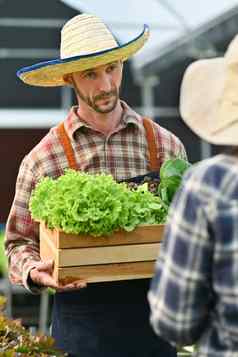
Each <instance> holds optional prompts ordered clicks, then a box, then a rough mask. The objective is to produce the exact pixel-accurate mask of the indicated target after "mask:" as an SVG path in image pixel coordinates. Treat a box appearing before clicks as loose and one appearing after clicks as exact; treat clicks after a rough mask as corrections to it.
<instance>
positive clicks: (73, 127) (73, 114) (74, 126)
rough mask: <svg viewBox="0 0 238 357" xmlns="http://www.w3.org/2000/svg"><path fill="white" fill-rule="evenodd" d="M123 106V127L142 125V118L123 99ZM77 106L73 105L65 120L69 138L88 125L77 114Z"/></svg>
mask: <svg viewBox="0 0 238 357" xmlns="http://www.w3.org/2000/svg"><path fill="white" fill-rule="evenodd" d="M121 105H122V108H123V113H122V119H121V122H122V124H123V127H126V126H127V125H128V124H132V125H135V126H137V127H138V128H139V129H140V128H141V126H142V118H141V116H140V115H139V114H137V113H136V112H135V111H134V110H133V109H132V108H130V107H129V106H128V105H127V104H126V103H125V102H124V101H121ZM77 110H78V106H73V107H72V108H71V110H70V112H69V114H68V117H67V119H66V121H65V129H66V131H67V133H68V135H69V137H70V138H71V139H73V138H74V134H75V132H76V131H77V130H80V129H81V128H83V127H86V128H87V127H89V125H87V123H85V122H84V121H83V120H82V119H81V118H80V117H79V116H78V114H77Z"/></svg>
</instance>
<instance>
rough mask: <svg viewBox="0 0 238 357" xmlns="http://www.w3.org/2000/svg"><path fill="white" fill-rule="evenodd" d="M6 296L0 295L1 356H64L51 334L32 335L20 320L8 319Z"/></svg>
mask: <svg viewBox="0 0 238 357" xmlns="http://www.w3.org/2000/svg"><path fill="white" fill-rule="evenodd" d="M5 305H6V298H5V297H4V296H0V356H2V357H16V356H19V357H20V356H22V357H23V356H25V357H26V356H35V357H64V356H67V354H66V353H63V352H62V351H60V350H58V349H56V348H55V341H54V339H53V338H52V337H50V336H45V335H36V336H35V335H31V334H30V332H29V331H28V330H26V329H25V328H24V327H23V326H22V324H21V322H20V320H12V319H8V318H7V317H6V316H5V314H4V308H5Z"/></svg>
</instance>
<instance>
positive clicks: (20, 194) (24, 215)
mask: <svg viewBox="0 0 238 357" xmlns="http://www.w3.org/2000/svg"><path fill="white" fill-rule="evenodd" d="M122 106H123V109H124V111H123V116H122V120H121V122H120V125H119V126H118V127H117V128H116V129H115V131H114V132H113V133H111V134H110V135H108V136H107V137H105V135H103V134H102V133H100V132H98V131H96V130H94V129H93V128H92V127H90V126H89V125H87V124H86V123H85V122H84V121H82V120H81V119H80V118H79V117H78V116H77V107H73V108H72V109H71V111H70V113H69V115H68V117H67V119H66V120H65V122H64V125H65V129H66V132H67V135H68V136H69V138H70V140H71V144H72V147H73V150H74V155H75V159H76V162H77V165H78V169H79V170H82V171H87V172H89V173H92V174H95V173H100V172H104V173H108V174H112V175H113V177H114V178H115V179H116V180H123V179H128V178H131V177H134V176H137V175H144V174H146V173H147V172H148V171H149V170H150V168H149V163H148V160H149V152H148V146H147V140H146V135H145V129H144V126H143V123H142V118H141V116H140V115H138V114H137V113H135V112H134V111H133V110H132V109H131V108H129V107H128V106H127V105H126V103H124V102H122ZM154 125H155V132H156V131H157V132H156V138H157V144H158V161H159V164H160V165H161V164H162V163H163V161H164V160H165V159H168V158H171V157H181V158H185V159H186V153H185V150H184V147H183V145H182V143H181V142H180V141H179V139H178V138H177V137H176V136H175V135H173V134H172V133H170V132H169V131H167V130H166V129H164V128H161V127H160V126H159V125H158V124H154ZM67 167H68V161H67V157H66V155H65V152H64V149H63V147H62V145H61V143H60V141H59V137H58V132H57V127H54V128H52V129H51V130H50V131H49V133H48V134H47V135H46V136H45V137H44V138H43V139H42V140H41V141H40V143H39V144H38V145H37V146H35V148H34V149H33V150H32V151H31V152H30V153H29V154H28V155H27V156H26V157H25V158H24V160H23V161H22V164H21V166H20V170H19V174H18V177H17V182H16V194H15V198H14V201H13V204H12V208H11V211H10V215H9V218H8V222H7V229H6V244H5V246H6V252H7V255H8V258H9V276H10V280H11V282H12V283H14V284H23V285H24V286H25V287H26V288H27V289H29V290H30V287H29V286H28V284H27V277H28V274H29V271H30V270H31V269H32V268H33V267H35V266H36V265H37V262H39V261H40V255H39V224H38V223H36V222H34V221H32V219H31V215H30V212H29V208H28V205H29V199H30V196H31V192H32V190H33V189H34V187H35V185H36V183H37V182H38V181H39V179H40V178H41V177H43V176H51V177H58V176H60V175H62V174H63V173H64V170H65V169H66V168H67Z"/></svg>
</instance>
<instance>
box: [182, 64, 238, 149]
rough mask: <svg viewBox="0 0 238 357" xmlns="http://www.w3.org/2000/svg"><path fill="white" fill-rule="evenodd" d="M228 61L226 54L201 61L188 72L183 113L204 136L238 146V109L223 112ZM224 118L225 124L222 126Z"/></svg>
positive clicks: (183, 84) (185, 78) (188, 121)
mask: <svg viewBox="0 0 238 357" xmlns="http://www.w3.org/2000/svg"><path fill="white" fill-rule="evenodd" d="M226 70H227V63H226V60H225V59H224V58H223V57H217V58H212V59H205V60H198V61H196V62H194V63H192V64H191V65H190V66H189V67H188V69H187V70H186V71H185V74H184V77H183V81H182V85H181V90H180V114H181V117H182V119H183V121H184V122H185V123H186V124H187V125H188V127H189V128H190V129H191V130H192V131H193V132H194V133H195V134H196V135H198V136H199V137H200V138H201V139H203V140H205V141H207V142H209V143H211V144H215V145H231V146H232V145H238V109H237V115H235V113H234V112H233V113H232V117H231V112H230V111H229V110H228V111H225V112H221V110H220V102H221V98H222V97H223V94H224V86H225V77H226ZM219 118H222V121H223V126H222V127H220V126H219Z"/></svg>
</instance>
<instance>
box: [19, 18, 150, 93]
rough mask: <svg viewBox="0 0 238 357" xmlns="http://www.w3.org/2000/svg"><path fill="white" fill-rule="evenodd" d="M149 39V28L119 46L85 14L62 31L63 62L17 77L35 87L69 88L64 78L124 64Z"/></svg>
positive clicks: (26, 69) (25, 70)
mask: <svg viewBox="0 0 238 357" xmlns="http://www.w3.org/2000/svg"><path fill="white" fill-rule="evenodd" d="M148 37H149V29H148V26H146V25H144V29H143V31H142V32H141V33H140V34H139V36H137V37H136V38H134V39H133V40H132V41H130V42H127V43H125V44H123V45H120V44H119V43H118V42H117V40H116V39H115V37H114V36H113V34H112V33H111V32H110V31H109V29H108V28H107V26H106V25H105V24H104V23H103V22H102V20H101V19H100V18H98V17H96V16H94V15H89V14H82V15H77V16H75V17H73V18H72V19H71V20H69V21H68V22H67V23H66V24H65V25H64V26H63V28H62V30H61V46H60V58H59V59H55V60H51V61H45V62H41V63H37V64H34V65H32V66H29V67H24V68H21V69H20V70H19V71H18V72H17V75H18V77H19V78H20V79H21V80H22V81H23V82H25V83H27V84H31V85H35V86H46V87H51V86H63V85H67V84H68V83H66V82H65V81H64V76H65V75H66V74H69V73H73V72H78V71H83V70H86V69H89V68H94V67H97V66H100V65H104V64H107V63H110V62H114V61H118V60H121V61H125V60H127V59H128V58H129V57H131V56H132V55H133V54H134V53H136V52H137V51H138V50H139V49H140V48H141V47H142V46H143V45H144V43H145V42H146V40H147V39H148Z"/></svg>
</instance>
